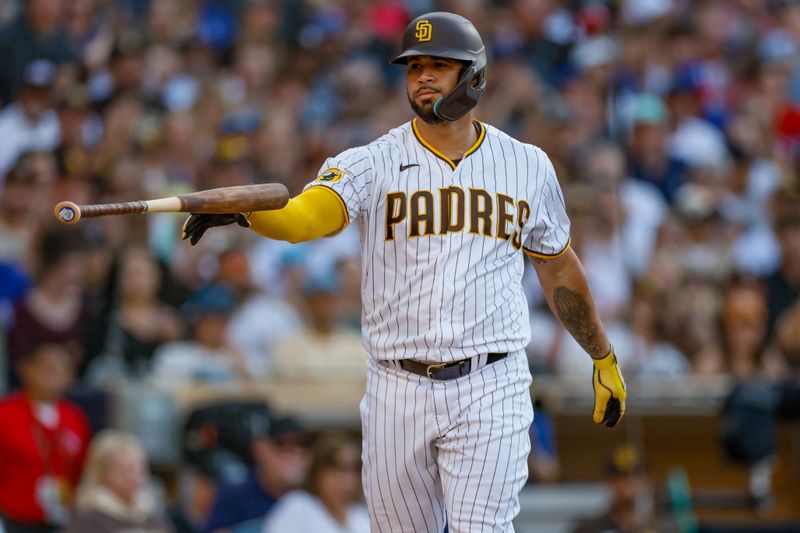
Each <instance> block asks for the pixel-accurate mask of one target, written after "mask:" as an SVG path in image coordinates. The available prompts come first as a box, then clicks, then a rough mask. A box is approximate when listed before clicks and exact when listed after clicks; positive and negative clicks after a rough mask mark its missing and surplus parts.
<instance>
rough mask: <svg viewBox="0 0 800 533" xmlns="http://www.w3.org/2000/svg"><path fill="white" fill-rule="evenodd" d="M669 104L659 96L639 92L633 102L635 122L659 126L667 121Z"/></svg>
mask: <svg viewBox="0 0 800 533" xmlns="http://www.w3.org/2000/svg"><path fill="white" fill-rule="evenodd" d="M668 118H669V114H668V112H667V106H666V105H664V102H663V101H662V100H661V98H659V97H658V96H655V95H653V94H647V93H644V94H639V95H636V98H635V100H634V102H633V116H632V119H633V123H634V124H646V125H650V126H658V125H661V124H664V123H666V122H667V119H668Z"/></svg>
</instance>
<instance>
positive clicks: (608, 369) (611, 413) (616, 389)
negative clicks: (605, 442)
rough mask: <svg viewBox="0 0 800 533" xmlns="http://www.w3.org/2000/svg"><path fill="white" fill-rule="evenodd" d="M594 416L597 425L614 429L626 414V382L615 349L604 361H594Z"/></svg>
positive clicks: (612, 349)
mask: <svg viewBox="0 0 800 533" xmlns="http://www.w3.org/2000/svg"><path fill="white" fill-rule="evenodd" d="M592 387H594V415H593V417H592V418H593V420H594V423H595V424H605V425H606V426H607V427H614V426H615V425H616V424H617V422H619V421H620V419H621V418H622V416H623V415H624V414H625V398H626V397H627V395H628V393H627V391H626V390H625V380H624V379H622V373H621V372H620V371H619V366H618V365H617V356H616V354H615V353H614V348H613V347H612V348H611V350H610V351H609V352H608V355H606V356H605V357H603V358H602V359H595V360H594V375H593V376H592Z"/></svg>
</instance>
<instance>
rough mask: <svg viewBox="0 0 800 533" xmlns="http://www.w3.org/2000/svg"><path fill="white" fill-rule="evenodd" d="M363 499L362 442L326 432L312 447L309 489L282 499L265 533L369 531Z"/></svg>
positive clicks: (306, 486)
mask: <svg viewBox="0 0 800 533" xmlns="http://www.w3.org/2000/svg"><path fill="white" fill-rule="evenodd" d="M361 499H362V489H361V449H360V446H359V443H358V441H357V440H355V439H354V437H353V436H352V435H349V434H347V433H343V432H333V433H323V434H321V435H319V436H318V437H317V438H316V439H315V440H314V443H313V445H312V446H311V467H310V469H309V474H308V479H307V480H306V484H305V488H304V489H303V490H297V491H293V492H290V493H288V494H286V495H285V496H284V497H283V498H281V501H279V502H278V503H277V504H276V506H275V507H274V509H273V510H272V512H270V514H269V515H268V516H267V520H266V522H265V523H264V529H263V533H305V532H307V531H313V532H314V533H368V532H369V530H370V529H369V515H368V514H367V509H366V507H365V506H364V505H363V504H362V503H360V502H361Z"/></svg>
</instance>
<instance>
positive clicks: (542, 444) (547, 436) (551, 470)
mask: <svg viewBox="0 0 800 533" xmlns="http://www.w3.org/2000/svg"><path fill="white" fill-rule="evenodd" d="M528 434H529V436H530V439H531V453H530V454H529V455H528V471H529V474H528V481H529V482H534V483H552V482H555V481H558V479H559V478H560V477H561V465H560V463H559V460H558V443H557V442H556V427H555V422H554V421H553V417H552V416H551V415H550V413H549V412H548V411H547V409H545V408H544V407H543V405H542V402H541V400H540V399H539V398H536V399H535V400H534V402H533V424H531V427H530V430H529V432H528Z"/></svg>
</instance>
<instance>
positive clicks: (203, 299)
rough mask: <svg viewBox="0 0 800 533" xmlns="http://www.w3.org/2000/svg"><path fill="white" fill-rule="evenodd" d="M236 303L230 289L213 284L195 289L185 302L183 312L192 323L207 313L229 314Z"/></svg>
mask: <svg viewBox="0 0 800 533" xmlns="http://www.w3.org/2000/svg"><path fill="white" fill-rule="evenodd" d="M235 305H236V301H235V298H234V294H233V292H232V291H231V290H230V289H228V288H227V287H223V286H222V285H218V284H212V285H207V286H205V287H203V288H201V289H199V290H197V291H195V292H194V293H193V294H192V295H191V296H190V297H189V299H188V300H187V302H186V303H185V304H183V313H184V315H185V316H186V319H187V320H188V321H189V322H190V323H191V322H196V321H197V320H198V319H199V318H201V317H203V316H207V315H217V316H219V315H222V316H228V315H230V314H231V313H232V312H233V309H234V307H235Z"/></svg>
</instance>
